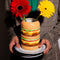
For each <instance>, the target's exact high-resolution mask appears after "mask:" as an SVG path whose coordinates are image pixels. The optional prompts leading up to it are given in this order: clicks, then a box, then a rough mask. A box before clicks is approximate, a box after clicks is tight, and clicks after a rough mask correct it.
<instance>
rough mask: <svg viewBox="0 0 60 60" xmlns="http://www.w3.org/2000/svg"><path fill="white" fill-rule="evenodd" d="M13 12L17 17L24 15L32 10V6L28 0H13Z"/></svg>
mask: <svg viewBox="0 0 60 60" xmlns="http://www.w3.org/2000/svg"><path fill="white" fill-rule="evenodd" d="M10 6H11V12H12V14H13V15H14V14H15V15H16V17H18V16H19V17H21V18H22V17H23V15H26V14H28V13H29V12H30V10H31V6H30V5H29V1H28V0H13V1H12V3H11V5H10Z"/></svg>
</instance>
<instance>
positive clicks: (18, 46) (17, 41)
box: [15, 39, 20, 48]
mask: <svg viewBox="0 0 60 60" xmlns="http://www.w3.org/2000/svg"><path fill="white" fill-rule="evenodd" d="M15 43H16V47H17V48H20V44H19V40H18V39H16V41H15Z"/></svg>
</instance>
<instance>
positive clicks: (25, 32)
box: [22, 30, 40, 35]
mask: <svg viewBox="0 0 60 60" xmlns="http://www.w3.org/2000/svg"><path fill="white" fill-rule="evenodd" d="M22 32H23V33H24V34H28V35H33V33H39V32H40V30H36V31H32V32H31V31H30V32H27V31H24V30H22Z"/></svg>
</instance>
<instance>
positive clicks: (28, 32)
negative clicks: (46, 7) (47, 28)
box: [21, 18, 40, 50]
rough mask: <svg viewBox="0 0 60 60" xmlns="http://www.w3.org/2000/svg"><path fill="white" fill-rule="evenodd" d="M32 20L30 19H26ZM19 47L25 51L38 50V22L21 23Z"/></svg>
mask: <svg viewBox="0 0 60 60" xmlns="http://www.w3.org/2000/svg"><path fill="white" fill-rule="evenodd" d="M27 20H32V18H27ZM21 32H22V34H21V47H22V48H23V49H26V50H35V49H38V46H39V42H40V22H39V21H29V22H25V21H24V20H23V21H22V22H21Z"/></svg>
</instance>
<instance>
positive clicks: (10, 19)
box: [5, 12, 16, 40]
mask: <svg viewBox="0 0 60 60" xmlns="http://www.w3.org/2000/svg"><path fill="white" fill-rule="evenodd" d="M6 16H7V17H6V19H5V23H6V26H7V30H8V37H9V40H11V39H12V37H13V36H16V33H15V31H14V27H15V26H16V24H15V17H14V16H12V15H11V12H7V15H6Z"/></svg>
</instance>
